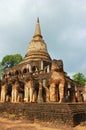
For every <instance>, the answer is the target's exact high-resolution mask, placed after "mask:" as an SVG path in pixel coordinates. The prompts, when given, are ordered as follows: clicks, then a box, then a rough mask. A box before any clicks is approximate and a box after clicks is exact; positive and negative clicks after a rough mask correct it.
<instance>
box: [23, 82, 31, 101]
mask: <svg viewBox="0 0 86 130" xmlns="http://www.w3.org/2000/svg"><path fill="white" fill-rule="evenodd" d="M29 99H30V88H28V86H27V83H26V84H25V87H24V101H25V102H28V101H29Z"/></svg>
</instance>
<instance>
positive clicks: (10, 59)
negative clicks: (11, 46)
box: [1, 54, 22, 69]
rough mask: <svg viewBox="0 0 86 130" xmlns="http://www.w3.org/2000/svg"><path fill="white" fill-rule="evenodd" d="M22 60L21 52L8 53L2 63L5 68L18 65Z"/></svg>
mask: <svg viewBox="0 0 86 130" xmlns="http://www.w3.org/2000/svg"><path fill="white" fill-rule="evenodd" d="M21 61H22V56H21V55H20V54H14V55H6V56H5V57H3V59H2V62H1V65H2V66H3V67H4V68H5V69H6V68H12V67H13V66H15V65H17V64H18V63H19V62H21Z"/></svg>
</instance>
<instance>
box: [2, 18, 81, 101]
mask: <svg viewBox="0 0 86 130" xmlns="http://www.w3.org/2000/svg"><path fill="white" fill-rule="evenodd" d="M0 92H1V94H0V101H1V102H6V101H9V102H12V103H13V102H38V103H42V102H58V103H62V102H83V95H82V93H83V86H81V85H80V84H78V83H77V82H75V81H73V80H72V79H71V78H70V77H69V76H68V75H67V73H66V72H65V71H64V65H63V61H62V60H61V59H52V58H51V57H50V55H49V53H48V50H47V45H46V43H45V42H44V40H43V36H42V34H41V29H40V22H39V18H37V23H36V29H35V33H34V35H33V37H32V40H31V41H30V43H29V47H28V49H27V52H26V54H25V57H24V58H23V60H22V62H20V63H19V64H18V65H16V66H14V67H12V68H10V69H8V70H6V71H5V72H4V74H3V77H2V81H1V90H0Z"/></svg>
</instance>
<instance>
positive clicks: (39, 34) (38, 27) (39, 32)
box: [33, 17, 42, 37]
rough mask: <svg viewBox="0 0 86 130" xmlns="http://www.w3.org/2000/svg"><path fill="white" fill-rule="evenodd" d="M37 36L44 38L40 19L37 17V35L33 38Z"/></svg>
mask: <svg viewBox="0 0 86 130" xmlns="http://www.w3.org/2000/svg"><path fill="white" fill-rule="evenodd" d="M36 36H40V37H42V35H41V29H40V23H39V17H37V23H36V29H35V33H34V36H33V37H36Z"/></svg>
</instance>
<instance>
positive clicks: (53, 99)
mask: <svg viewBox="0 0 86 130" xmlns="http://www.w3.org/2000/svg"><path fill="white" fill-rule="evenodd" d="M50 101H51V102H56V101H57V93H56V85H55V83H52V84H51V85H50Z"/></svg>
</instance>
